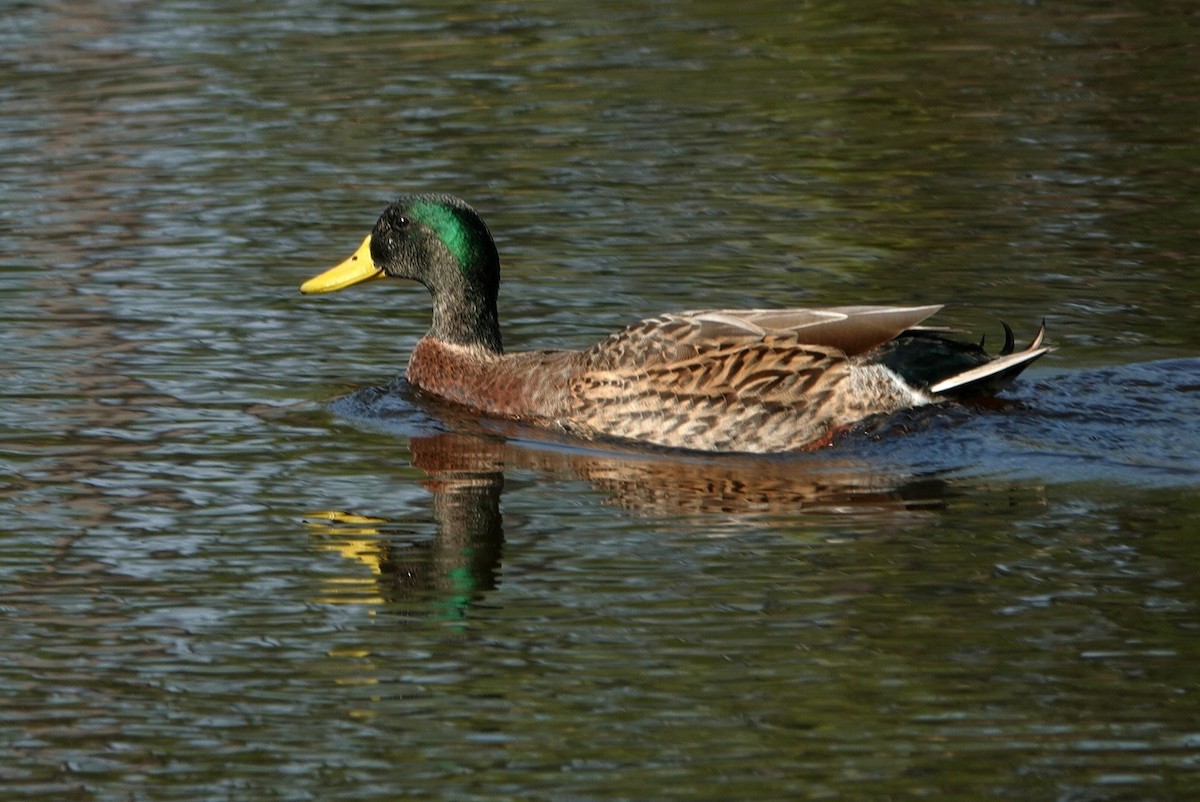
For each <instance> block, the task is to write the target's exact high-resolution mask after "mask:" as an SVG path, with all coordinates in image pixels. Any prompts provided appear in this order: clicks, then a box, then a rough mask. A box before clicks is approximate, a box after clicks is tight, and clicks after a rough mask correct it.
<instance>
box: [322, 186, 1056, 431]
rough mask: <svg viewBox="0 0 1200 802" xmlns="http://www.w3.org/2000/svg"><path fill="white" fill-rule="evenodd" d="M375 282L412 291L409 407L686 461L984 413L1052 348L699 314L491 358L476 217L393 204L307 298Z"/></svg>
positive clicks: (758, 313)
mask: <svg viewBox="0 0 1200 802" xmlns="http://www.w3.org/2000/svg"><path fill="white" fill-rule="evenodd" d="M383 278H403V279H410V280H413V281H416V282H418V283H420V284H423V285H425V287H426V288H427V289H428V291H429V293H430V295H431V296H432V300H433V314H432V319H431V322H430V327H429V331H428V332H427V333H426V334H425V335H424V336H423V337H421V338H420V340H418V341H417V343H416V344H415V346H413V348H412V351H411V353H410V355H409V360H408V366H407V368H406V370H405V374H404V376H405V379H406V380H407V382H408V384H409V385H410V386H411V387H413V388H415V389H416V391H417V393H418V395H427V396H431V397H433V398H436V399H438V400H439V401H442V402H450V403H452V404H455V405H459V406H461V407H465V408H467V409H468V410H470V411H471V412H472V413H473V414H477V415H481V416H486V417H492V418H501V419H506V420H509V421H518V422H520V423H522V424H528V425H531V426H534V427H539V428H543V429H549V430H554V431H555V432H558V433H562V434H565V435H568V436H570V437H573V438H580V439H582V440H585V441H617V442H623V443H634V444H642V445H648V446H656V447H662V448H667V449H684V450H688V451H699V452H721V453H752V454H768V453H782V452H799V451H812V450H815V449H819V448H822V447H826V446H829V445H831V444H833V443H834V442H835V441H837V440H838V439H839V437H840V436H841V435H842V434H843V433H845V432H847V431H849V430H851V429H852V428H854V427H855V426H857V425H859V424H862V423H864V422H865V421H867V420H868V419H876V418H877V416H887V415H891V414H893V413H896V412H899V411H901V410H906V409H910V408H914V407H921V406H925V405H930V404H939V403H947V402H956V401H959V402H961V401H964V400H971V399H986V398H990V397H992V396H994V395H995V394H996V393H998V392H999V391H1000V390H1002V389H1003V388H1005V387H1006V386H1008V385H1009V384H1010V383H1011V382H1012V381H1013V379H1015V378H1016V377H1017V376H1018V374H1020V373H1021V372H1022V371H1023V370H1024V369H1025V368H1027V367H1028V366H1029V365H1030V364H1031V363H1033V362H1034V361H1035V360H1036V359H1038V358H1039V357H1041V356H1042V355H1044V354H1046V353H1047V352H1048V351H1050V350H1051V349H1050V348H1048V347H1046V346H1045V345H1043V338H1044V335H1045V328H1046V327H1045V321H1044V320H1043V322H1042V325H1041V327H1040V328H1039V329H1038V332H1037V334H1036V336H1035V337H1034V338H1033V340H1032V342H1031V343H1030V344H1029V345H1028V346H1027V347H1025V348H1023V349H1022V350H1020V351H1018V350H1016V347H1015V342H1014V337H1013V333H1012V330H1011V329H1010V328H1009V327H1008V325H1007V324H1004V331H1005V343H1004V346H1003V348H1002V349H1001V350H1000V351H999V353H997V354H989V353H988V352H987V351H985V350H984V347H983V346H984V343H983V341H982V340H981V341H980V343H979V344H978V345H976V344H974V343H972V342H963V341H960V340H958V339H956V338H952V337H950V336H948V330H946V329H943V328H934V327H926V326H922V325H921V324H922V323H923V321H925V320H926V319H927V318H929V317H931V316H933V315H934V314H935V313H936V312H938V311H939V310H941V309H942V305H940V304H939V305H918V306H863V305H852V306H832V307H819V308H812V307H804V308H780V309H706V310H692V311H681V312H669V313H665V314H660V315H657V316H654V317H650V318H646V319H644V320H640V321H638V322H636V323H633V324H632V325H629V326H627V327H625V328H623V329H620V330H619V331H616V332H613V333H612V334H610V335H608V336H607V337H605V338H604V339H603V340H601V341H600V342H597V343H595V344H594V345H592V346H590V347H588V348H584V349H580V350H566V349H557V350H540V351H519V352H509V351H505V349H504V346H503V340H502V338H501V334H500V320H499V315H498V313H497V299H498V295H499V288H500V257H499V254H498V252H497V248H496V244H495V241H494V240H493V238H492V235H491V232H490V231H489V230H488V227H487V225H486V224H485V223H484V221H483V218H482V217H481V216H480V215H479V213H478V212H477V211H475V209H473V208H472V207H471V206H470V205H468V204H467V203H466V202H465V201H463V200H461V199H460V198H457V197H454V196H451V195H442V194H411V195H404V196H402V197H400V198H399V199H398V200H396V201H395V202H394V203H392V204H390V205H389V206H388V207H387V208H386V209H385V210H384V211H383V213H382V214H381V215H380V217H379V219H378V221H377V222H376V223H375V226H374V228H373V229H372V230H371V233H370V234H368V235H367V236H366V238H365V239H363V241H362V243H361V244H360V245H359V246H358V249H357V250H356V251H354V253H353V254H352V255H351V256H350V257H349V258H347V259H345V260H344V261H342V262H340V263H339V264H337V265H336V266H334V267H332V268H330V269H328V270H326V271H325V272H323V273H320V274H319V275H317V276H314V277H313V278H311V279H309V280H308V281H306V282H304V283H303V284H302V285H301V287H300V291H301V292H302V293H304V294H306V295H311V294H317V293H326V292H333V291H336V290H342V289H345V288H347V287H350V286H353V285H356V284H360V283H363V282H366V281H372V280H376V279H383Z"/></svg>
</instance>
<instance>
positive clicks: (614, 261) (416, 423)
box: [0, 0, 1200, 802]
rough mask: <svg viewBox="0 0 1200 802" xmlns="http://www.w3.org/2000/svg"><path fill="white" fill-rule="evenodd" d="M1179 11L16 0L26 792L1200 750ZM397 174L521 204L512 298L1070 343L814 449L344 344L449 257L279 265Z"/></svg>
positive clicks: (12, 366) (648, 783) (863, 768)
mask: <svg viewBox="0 0 1200 802" xmlns="http://www.w3.org/2000/svg"><path fill="white" fill-rule="evenodd" d="M1198 42H1200V16H1198V15H1197V12H1196V9H1195V8H1194V7H1193V4H1192V3H1189V2H1184V1H1183V0H1172V1H1169V2H1165V3H1158V4H1155V5H1154V6H1153V9H1151V7H1150V6H1148V5H1146V4H1141V3H1134V2H1131V0H1123V1H1118V2H1114V3H1093V2H1063V3H1021V2H997V1H996V0H985V1H984V2H972V3H958V2H955V3H951V2H928V3H921V2H906V3H870V2H868V3H861V2H860V3H852V4H846V3H823V4H798V3H795V2H788V3H783V2H778V3H776V2H745V3H740V4H731V3H713V2H690V3H685V2H656V3H622V2H600V3H596V4H591V5H590V6H588V5H581V4H567V3H549V2H547V3H531V2H515V3H505V4H497V5H487V6H480V5H479V4H474V3H417V4H411V5H409V6H407V7H403V8H396V7H393V6H392V4H387V3H372V2H361V3H354V4H345V5H342V6H339V7H333V6H330V5H329V4H325V3H316V2H305V1H304V0H296V2H291V3H283V4H273V3H249V4H247V3H222V2H194V1H189V2H181V3H171V4H158V3H139V2H103V3H93V4H75V3H65V2H57V3H56V2H45V3H24V4H15V5H13V6H12V7H11V8H9V9H7V10H6V11H5V13H4V15H3V22H2V23H0V110H2V114H0V371H2V380H0V398H2V403H0V511H2V512H3V531H2V532H0V797H2V798H5V799H8V798H12V799H22V800H25V799H54V800H61V799H74V800H92V799H97V800H100V799H103V800H109V799H111V800H128V799H132V800H168V799H169V800H176V799H178V800H183V799H188V800H192V799H246V800H272V799H279V800H307V799H322V800H324V799H338V800H343V799H344V800H360V799H361V800H366V799H380V800H382V799H389V800H390V799H400V798H410V797H411V798H446V799H505V798H511V799H547V800H551V799H552V800H561V799H596V800H602V799H604V800H607V799H630V800H644V799H668V798H678V799H713V800H728V799H786V798H808V799H860V798H863V799H868V798H869V799H916V798H928V797H938V798H948V799H965V800H966V799H969V800H977V799H1012V800H1030V799H1058V800H1070V801H1071V802H1079V801H1081V800H1145V799H1165V800H1166V799H1171V800H1173V799H1188V798H1191V796H1192V795H1193V794H1194V793H1196V791H1197V789H1200V723H1198V722H1200V699H1198V695H1200V631H1198V630H1200V623H1198V619H1197V607H1198V601H1200V600H1198V598H1197V587H1198V582H1200V546H1198V545H1197V543H1198V540H1197V539H1198V537H1200V501H1197V495H1196V493H1197V489H1200V456H1198V455H1200V430H1198V427H1197V424H1196V421H1197V420H1200V358H1198V356H1197V355H1198V353H1200V342H1198V337H1197V334H1196V325H1195V321H1196V319H1197V313H1198V310H1200V271H1197V256H1196V254H1197V250H1198V248H1197V231H1200V170H1198V169H1197V165H1198V164H1200V91H1198V90H1197V85H1196V78H1195V64H1196V59H1197V43H1198ZM418 190H439V191H448V192H453V193H455V194H459V195H462V196H464V197H466V198H467V199H469V200H470V201H471V202H472V203H473V204H474V205H476V206H477V207H478V208H479V209H480V210H481V211H482V212H483V214H484V215H485V217H486V219H487V220H488V222H489V224H490V226H491V228H492V230H493V231H494V232H495V233H496V234H497V239H498V242H499V246H500V249H501V253H502V256H503V259H504V270H505V273H504V286H503V289H502V296H501V312H502V318H503V321H504V325H505V337H506V343H507V344H508V345H509V347H510V348H524V347H542V346H571V347H581V346H584V345H587V344H590V343H591V342H593V341H595V340H597V339H599V338H600V337H602V336H603V335H604V334H605V333H607V332H608V331H609V330H611V329H613V328H615V327H617V326H620V325H624V324H626V323H629V322H631V321H633V320H636V319H638V318H639V317H642V316H647V315H651V314H654V313H657V312H660V311H664V310H670V309H680V308H697V307H710V306H711V307H741V306H771V305H779V306H783V305H824V304H830V305H832V304H846V303H893V302H896V303H947V304H949V305H950V306H949V308H948V309H947V311H946V313H944V314H943V315H941V316H940V317H939V320H940V321H941V322H944V323H948V324H952V325H959V326H962V327H964V328H968V329H971V330H974V331H987V332H988V333H989V342H993V343H995V342H998V341H999V337H1000V336H1001V332H1000V327H999V323H998V322H997V320H998V319H1004V320H1007V321H1008V322H1010V323H1011V324H1013V326H1014V327H1015V328H1016V329H1017V332H1018V336H1019V337H1020V336H1026V337H1027V336H1029V335H1030V334H1032V332H1033V331H1034V329H1035V328H1036V326H1037V324H1038V322H1039V321H1040V320H1041V319H1042V318H1043V317H1044V318H1045V319H1046V321H1047V326H1048V329H1049V340H1050V342H1051V344H1052V345H1055V346H1056V347H1057V349H1058V350H1057V351H1055V352H1054V353H1053V354H1051V355H1049V356H1048V357H1046V358H1044V359H1043V360H1042V361H1041V362H1039V363H1038V365H1037V366H1036V368H1035V369H1034V370H1032V371H1031V372H1030V373H1029V374H1028V375H1027V377H1026V378H1025V379H1024V380H1023V382H1022V383H1021V384H1020V386H1019V387H1017V388H1015V389H1014V391H1013V392H1012V393H1010V398H1012V399H1013V400H1014V401H1015V402H1016V403H1015V404H1013V405H1011V406H1009V407H1007V408H1004V409H998V410H993V411H989V412H985V413H968V412H966V411H963V410H955V409H947V410H942V411H938V412H935V413H934V414H923V415H910V416H902V417H901V418H899V419H897V420H895V421H892V422H890V423H889V424H888V425H885V426H882V427H880V428H879V429H877V430H875V431H872V432H864V433H860V434H858V435H857V436H855V437H852V438H850V439H849V440H847V441H846V442H844V443H842V444H840V445H839V446H838V447H836V448H834V449H831V450H829V451H825V452H821V453H818V454H812V455H800V456H797V457H790V458H783V459H743V458H723V459H709V458H691V457H683V456H678V455H674V456H672V455H664V454H638V453H621V452H616V451H604V450H595V449H587V448H582V447H580V446H578V445H576V444H566V443H556V442H547V441H546V440H545V439H544V438H541V437H539V436H538V435H537V434H536V433H533V432H527V431H521V430H512V429H501V428H497V427H496V426H494V425H489V424H482V423H480V422H478V421H472V420H469V419H463V418H462V416H461V415H457V414H455V413H454V412H453V411H452V410H445V409H431V408H427V407H423V406H421V405H420V404H418V403H416V402H415V401H414V400H413V399H412V398H411V396H410V395H408V394H407V393H405V392H404V390H403V388H398V389H397V390H396V392H394V393H392V394H388V395H380V394H378V393H376V392H372V391H371V390H369V389H368V388H370V387H371V386H373V385H382V384H386V383H387V382H389V381H391V380H392V378H393V377H394V376H396V375H397V374H398V373H399V372H400V371H401V369H402V366H403V364H404V361H405V357H406V353H407V349H408V348H409V347H410V345H411V344H412V342H414V341H415V339H416V338H417V337H418V336H419V335H420V334H421V333H422V332H423V331H424V327H425V325H426V324H427V322H428V303H427V297H426V296H425V294H424V292H423V291H421V290H420V289H419V288H417V287H415V286H414V287H406V286H400V285H395V284H393V285H386V284H383V283H375V284H371V285H368V286H364V287H362V288H356V289H354V290H350V291H347V292H345V293H341V294H338V295H334V296H322V297H317V298H302V297H300V296H299V294H298V293H297V287H298V285H299V283H300V282H301V281H302V280H303V279H305V278H307V277H309V276H310V275H312V274H314V273H316V272H317V271H319V270H321V269H323V268H325V267H327V266H328V265H330V264H332V263H334V262H335V261H338V260H340V259H341V258H343V257H344V256H346V255H348V254H349V253H350V251H351V250H353V248H354V247H356V246H357V244H358V243H359V241H360V240H361V238H362V237H363V236H364V235H365V234H366V233H367V231H368V230H369V228H370V226H371V225H372V223H373V222H374V220H375V217H376V215H377V214H378V213H379V211H381V209H382V208H383V206H384V205H385V204H386V202H387V201H388V200H389V199H390V198H392V197H394V196H395V195H397V194H399V193H400V192H404V191H418ZM352 393H353V395H351V394H352ZM334 399H340V400H336V401H334ZM331 401H333V403H332V405H331V404H330V402H331ZM330 510H338V511H343V512H345V513H347V516H343V517H342V519H341V520H330V519H329V517H328V516H324V515H322V513H323V512H324V511H330ZM348 516H358V517H357V518H352V517H348Z"/></svg>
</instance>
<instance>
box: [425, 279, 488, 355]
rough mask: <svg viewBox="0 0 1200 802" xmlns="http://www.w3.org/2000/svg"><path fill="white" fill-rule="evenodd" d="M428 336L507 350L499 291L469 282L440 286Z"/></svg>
mask: <svg viewBox="0 0 1200 802" xmlns="http://www.w3.org/2000/svg"><path fill="white" fill-rule="evenodd" d="M429 336H430V337H433V338H434V339H437V340H441V341H443V342H448V343H453V344H454V345H462V346H466V347H469V348H482V349H483V350H485V351H488V352H491V353H495V354H502V353H504V345H503V343H502V341H501V339H500V317H499V315H498V314H497V312H496V293H495V292H488V291H487V290H485V289H483V288H479V287H472V286H470V285H467V284H459V285H456V286H452V287H444V288H441V289H440V290H439V291H438V292H437V293H436V294H435V295H434V298H433V322H432V323H431V325H430V327H429Z"/></svg>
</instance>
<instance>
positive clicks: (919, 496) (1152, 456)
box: [311, 359, 1200, 613]
mask: <svg viewBox="0 0 1200 802" xmlns="http://www.w3.org/2000/svg"><path fill="white" fill-rule="evenodd" d="M330 409H331V411H332V412H333V413H334V414H335V415H337V416H338V417H339V418H341V419H343V420H346V421H348V422H350V423H352V424H353V425H354V426H355V427H357V428H360V429H364V430H367V431H372V432H379V433H383V434H386V435H395V436H397V437H399V438H405V439H407V441H408V448H409V451H410V453H411V457H412V464H413V465H414V466H415V467H416V468H418V469H419V470H421V471H422V472H424V473H425V475H426V478H425V479H424V481H423V482H422V484H423V487H424V488H425V489H426V490H428V491H429V493H430V494H431V495H432V498H433V517H434V519H435V523H436V531H437V534H436V537H435V538H433V539H432V540H430V539H429V538H420V537H413V536H411V533H406V532H407V530H406V527H405V526H404V524H403V523H402V522H397V521H392V520H389V519H387V518H381V517H376V516H373V515H371V514H370V511H355V512H334V511H327V512H323V513H319V514H315V515H314V516H313V517H312V519H311V524H312V526H313V528H314V534H315V535H316V536H318V537H320V538H321V540H322V543H323V544H324V545H326V546H327V547H328V548H330V549H333V550H336V551H339V552H341V553H343V554H344V555H346V556H348V557H353V558H355V559H358V560H361V561H362V562H364V563H366V564H367V565H368V566H370V567H371V569H372V572H373V574H374V575H375V576H376V580H377V584H378V589H379V594H380V596H381V597H382V599H384V600H387V601H389V602H397V601H400V602H402V601H403V600H405V599H407V598H412V597H416V596H423V595H424V594H427V593H429V592H436V593H438V594H447V593H449V594H450V601H449V602H448V603H449V605H450V606H451V607H452V608H453V609H454V610H455V611H456V612H457V613H462V612H465V610H466V609H467V608H468V607H469V606H470V605H471V603H472V601H473V600H474V599H476V598H477V597H478V594H480V593H482V592H484V591H487V590H492V589H494V588H495V587H496V585H497V575H498V567H499V563H500V557H501V552H502V549H503V542H504V533H503V532H504V530H503V516H502V514H501V509H500V499H501V496H502V494H503V492H504V486H505V474H506V472H511V471H532V472H533V473H534V475H535V476H537V477H538V479H539V480H543V481H550V482H562V481H584V482H586V483H588V484H589V485H590V486H592V487H594V488H595V489H596V490H597V491H599V492H600V493H602V494H604V495H605V497H607V498H608V499H609V500H610V501H611V503H612V504H613V505H615V506H617V507H620V508H622V509H624V510H626V511H628V512H629V513H630V514H634V515H639V516H649V517H664V518H672V519H680V518H687V517H688V516H698V517H699V516H703V519H704V521H705V524H706V526H714V525H715V526H717V527H719V526H720V522H721V521H725V522H729V523H730V524H731V526H732V527H733V528H734V529H735V530H736V529H737V528H738V527H744V526H745V525H746V524H749V523H752V522H753V521H755V520H761V519H763V518H770V517H773V516H776V515H786V516H788V517H789V519H790V520H793V521H796V520H803V517H801V518H799V519H797V517H796V516H797V515H801V516H810V520H814V518H812V517H811V516H824V518H823V519H820V520H823V521H826V522H827V521H828V520H829V516H835V515H840V516H849V517H852V518H853V519H855V520H856V521H861V520H862V519H863V518H865V517H872V516H873V517H875V518H877V519H878V518H887V519H888V520H889V521H891V522H893V523H894V522H896V521H897V520H901V519H903V518H904V517H905V516H921V515H927V514H929V513H930V511H933V510H936V509H938V508H940V507H943V506H945V504H946V503H947V501H948V499H950V498H952V497H953V496H954V495H956V494H957V493H959V492H961V485H962V484H964V483H967V484H969V483H971V482H978V481H992V480H996V479H1006V480H1025V481H1032V482H1034V483H1036V484H1038V485H1047V484H1056V483H1099V484H1115V485H1133V486H1137V487H1143V488H1144V487H1160V486H1168V487H1178V486H1190V485H1194V484H1197V483H1200V457H1198V456H1197V455H1198V454H1200V435H1198V434H1197V431H1196V428H1195V426H1194V423H1193V422H1194V421H1195V420H1197V419H1198V418H1200V359H1180V360H1169V361H1161V362H1151V363H1145V364H1135V365H1127V366H1123V367H1113V368H1105V369H1099V370H1086V371H1076V372H1069V373H1061V374H1054V375H1046V376H1043V377H1042V378H1040V379H1038V380H1035V381H1032V382H1030V381H1027V382H1025V383H1024V384H1023V385H1021V386H1019V387H1017V388H1015V389H1014V391H1013V392H1012V393H1010V398H1009V400H1008V401H1007V402H1006V403H1004V404H1002V405H1000V406H998V407H995V408H991V409H986V410H976V409H967V408H964V407H960V406H945V407H932V408H927V409H923V410H916V411H911V412H909V413H907V414H902V415H897V416H892V417H891V418H889V419H887V420H885V421H878V422H875V423H873V424H870V425H867V426H863V427H860V428H859V429H858V430H856V431H854V432H852V433H851V434H850V435H848V436H847V437H846V438H845V439H844V440H843V441H842V442H841V443H839V444H838V445H836V446H835V447H833V448H831V449H826V450H823V451H820V452H816V453H806V454H792V455H782V456H754V455H720V456H712V455H703V454H690V453H685V452H663V451H654V450H635V449H632V448H616V447H613V448H605V447H603V446H596V445H595V444H581V443H578V442H572V441H564V440H555V439H553V438H552V436H550V435H548V434H547V433H545V432H540V431H531V430H529V429H527V428H522V427H519V426H516V425H513V424H509V423H505V422H498V421H482V420H479V419H477V418H473V417H471V416H469V415H467V414H465V413H464V411H462V410H459V409H456V408H454V407H449V406H446V405H441V404H434V403H430V402H429V401H427V400H426V399H421V398H419V397H417V394H416V393H414V392H413V391H412V389H411V387H409V386H408V385H407V383H406V382H404V381H403V379H399V380H397V381H396V382H393V383H392V384H391V385H388V386H384V387H369V388H363V389H361V390H358V391H357V392H354V393H352V394H350V395H347V396H343V397H341V398H338V399H336V400H335V401H333V402H332V403H331V405H330ZM714 521H716V522H717V523H716V524H714ZM443 598H444V595H443Z"/></svg>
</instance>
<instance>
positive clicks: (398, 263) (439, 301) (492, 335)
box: [300, 195, 502, 352]
mask: <svg viewBox="0 0 1200 802" xmlns="http://www.w3.org/2000/svg"><path fill="white" fill-rule="evenodd" d="M387 277H395V278H408V279H413V280H414V281H419V282H421V283H422V284H424V285H425V286H426V287H428V288H429V292H430V294H431V295H432V296H433V323H432V325H431V327H430V331H429V336H431V337H435V338H438V339H441V340H445V341H447V342H453V343H457V344H459V345H480V346H483V347H485V348H487V349H488V350H492V351H497V352H499V351H501V350H502V349H501V345H500V326H499V322H498V318H497V314H496V296H497V294H498V292H499V289H500V257H499V255H498V254H497V253H496V245H495V243H494V242H493V241H492V235H491V232H489V231H488V228H487V226H486V225H485V224H484V222H483V219H482V218H480V216H479V215H478V213H476V211H475V210H474V209H472V208H471V207H470V206H468V205H467V204H466V203H464V202H463V201H461V200H459V199H458V198H455V197H452V196H449V195H406V196H404V197H401V198H400V199H399V200H397V201H396V202H395V203H393V204H392V205H391V206H388V207H387V209H385V210H384V212H383V214H382V215H380V217H379V221H378V222H377V223H376V224H375V228H374V229H373V230H372V231H371V233H370V234H369V235H367V238H366V239H364V240H363V241H362V245H360V246H359V247H358V250H357V251H355V252H354V253H353V254H352V255H351V256H350V258H349V259H347V260H345V261H344V262H342V263H341V264H339V265H337V266H336V267H333V268H330V269H329V270H327V271H325V272H324V273H322V274H320V275H319V276H315V277H313V278H311V279H309V280H308V281H306V282H304V284H302V285H300V292H302V293H305V294H312V293H320V292H333V291H335V290H340V289H344V288H346V287H349V286H351V285H353V284H359V283H361V282H364V281H370V280H372V279H377V278H387Z"/></svg>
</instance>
